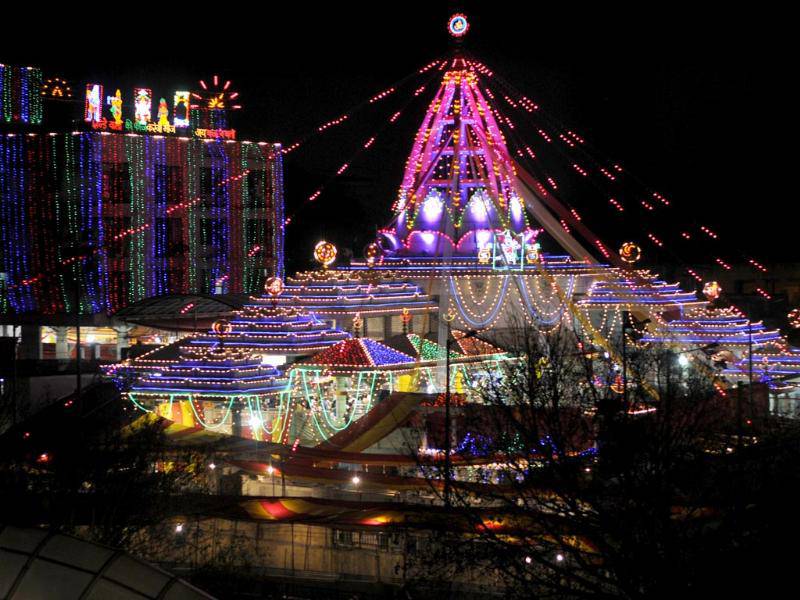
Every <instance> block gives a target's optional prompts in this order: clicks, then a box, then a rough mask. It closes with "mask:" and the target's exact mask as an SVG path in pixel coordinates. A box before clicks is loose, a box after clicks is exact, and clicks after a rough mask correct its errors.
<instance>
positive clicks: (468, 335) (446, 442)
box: [444, 318, 478, 507]
mask: <svg viewBox="0 0 800 600" xmlns="http://www.w3.org/2000/svg"><path fill="white" fill-rule="evenodd" d="M445 320H446V321H447V338H446V340H445V343H444V364H445V372H444V505H445V506H447V507H449V506H450V487H451V486H450V477H451V473H450V470H451V468H452V467H451V464H450V463H451V458H450V453H451V450H452V449H451V446H452V441H451V439H450V346H451V345H452V343H453V340H452V338H451V335H450V323H451V322H452V321H453V319H452V318H451V319H447V318H445ZM476 335H478V332H477V331H476V330H474V329H471V330H470V331H468V332H467V333H465V334H464V335H463V336H462V337H461V339H462V340H465V339H469V338H471V337H475V336H476Z"/></svg>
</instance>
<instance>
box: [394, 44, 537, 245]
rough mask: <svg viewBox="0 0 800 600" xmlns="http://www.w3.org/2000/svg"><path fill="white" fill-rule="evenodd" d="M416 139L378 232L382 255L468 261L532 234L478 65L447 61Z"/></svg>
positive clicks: (464, 61)
mask: <svg viewBox="0 0 800 600" xmlns="http://www.w3.org/2000/svg"><path fill="white" fill-rule="evenodd" d="M448 62H449V64H448V67H447V70H445V72H444V74H443V76H442V80H441V84H440V85H439V88H438V90H437V92H436V95H435V96H434V98H433V100H432V101H431V103H430V105H429V107H428V110H427V111H426V113H425V116H424V118H423V120H422V124H421V126H420V128H419V130H418V131H417V134H416V137H415V139H414V144H413V147H412V149H411V154H410V155H409V157H408V162H407V163H406V167H405V173H404V175H403V181H402V184H401V186H400V190H399V193H398V198H397V201H396V202H395V204H394V206H393V210H394V213H395V214H394V219H393V222H392V225H391V226H390V227H389V228H386V229H384V230H383V231H381V234H382V235H383V241H384V245H385V247H386V250H387V253H388V254H394V255H398V256H407V257H412V256H420V257H431V256H438V257H448V256H460V257H465V256H471V257H475V256H476V255H477V253H478V252H479V251H480V250H481V249H482V248H486V247H487V246H489V245H491V243H492V239H493V236H494V234H495V233H499V232H502V231H506V230H510V231H511V232H514V233H515V234H522V235H523V237H524V239H525V243H526V244H527V243H531V242H532V241H533V239H534V238H535V236H536V234H537V233H538V232H537V230H535V229H533V227H532V226H531V224H530V220H529V218H528V215H527V214H526V210H525V205H524V202H523V201H522V199H521V198H520V196H519V195H518V194H517V192H516V191H515V187H514V185H513V184H514V182H515V171H514V167H513V161H512V160H511V158H510V156H509V153H508V149H507V148H506V142H505V139H504V137H503V133H502V132H501V130H500V127H499V126H498V123H497V121H496V119H495V115H494V113H493V111H492V108H491V106H490V105H489V103H488V102H487V99H486V97H485V95H484V92H483V91H482V90H481V88H480V86H479V69H480V68H481V65H479V64H477V63H474V62H472V61H469V60H467V59H465V58H462V57H460V56H456V57H455V58H452V59H450V60H449V61H448Z"/></svg>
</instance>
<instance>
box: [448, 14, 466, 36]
mask: <svg viewBox="0 0 800 600" xmlns="http://www.w3.org/2000/svg"><path fill="white" fill-rule="evenodd" d="M447 31H449V32H450V35H452V36H453V37H454V38H460V37H463V36H464V35H466V33H467V31H469V21H467V16H466V15H464V14H462V13H456V14H454V15H453V16H452V17H450V20H449V21H448V22H447Z"/></svg>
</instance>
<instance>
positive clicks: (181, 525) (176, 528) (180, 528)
mask: <svg viewBox="0 0 800 600" xmlns="http://www.w3.org/2000/svg"><path fill="white" fill-rule="evenodd" d="M181 531H183V523H178V524H177V525H175V533H180V532H181Z"/></svg>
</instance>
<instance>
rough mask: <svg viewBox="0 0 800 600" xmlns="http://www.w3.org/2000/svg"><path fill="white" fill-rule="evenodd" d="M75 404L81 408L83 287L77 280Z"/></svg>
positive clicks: (76, 279)
mask: <svg viewBox="0 0 800 600" xmlns="http://www.w3.org/2000/svg"><path fill="white" fill-rule="evenodd" d="M75 348H76V352H75V364H76V367H75V373H76V379H75V395H76V398H75V403H76V404H77V405H78V407H79V410H78V412H79V413H80V412H81V411H80V407H81V286H80V284H79V283H78V278H77V277H76V278H75Z"/></svg>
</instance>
